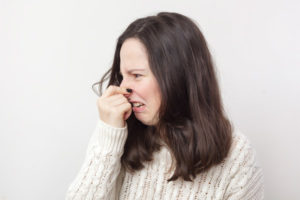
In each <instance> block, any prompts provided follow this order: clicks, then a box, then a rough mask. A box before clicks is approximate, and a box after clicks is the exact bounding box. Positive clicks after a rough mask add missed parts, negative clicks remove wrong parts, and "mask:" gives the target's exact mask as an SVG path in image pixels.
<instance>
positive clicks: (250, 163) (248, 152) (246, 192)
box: [224, 135, 264, 200]
mask: <svg viewBox="0 0 300 200" xmlns="http://www.w3.org/2000/svg"><path fill="white" fill-rule="evenodd" d="M239 140H240V142H238V145H237V148H236V150H235V156H234V159H233V160H232V162H233V166H232V170H231V172H230V174H229V177H230V181H229V184H228V186H227V190H226V193H225V197H224V199H226V200H240V199H243V200H262V199H264V176H263V171H262V168H261V167H260V166H259V164H258V162H257V159H256V151H255V149H254V148H253V147H252V146H251V144H250V142H249V140H248V139H247V138H246V136H244V135H240V136H239Z"/></svg>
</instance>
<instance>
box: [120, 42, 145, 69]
mask: <svg viewBox="0 0 300 200" xmlns="http://www.w3.org/2000/svg"><path fill="white" fill-rule="evenodd" d="M147 67H148V55H147V50H146V48H145V46H144V45H143V44H142V43H141V42H140V41H139V40H138V39H136V38H129V39H127V40H125V42H124V43H123V45H122V47H121V50H120V68H121V69H122V68H124V69H125V70H129V69H132V68H138V69H147ZM121 69H120V70H121Z"/></svg>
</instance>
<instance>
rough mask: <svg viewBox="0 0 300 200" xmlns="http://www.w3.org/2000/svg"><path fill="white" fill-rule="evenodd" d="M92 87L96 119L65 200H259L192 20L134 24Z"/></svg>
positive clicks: (252, 164) (242, 140) (243, 142)
mask: <svg viewBox="0 0 300 200" xmlns="http://www.w3.org/2000/svg"><path fill="white" fill-rule="evenodd" d="M107 78H109V83H108V87H107V89H106V90H105V92H104V93H103V94H102V90H101V88H102V84H103V83H104V81H105V80H107ZM96 84H100V95H101V96H100V98H99V99H98V101H97V105H98V111H99V121H98V123H97V126H96V129H95V131H94V133H93V135H92V137H91V139H90V142H89V145H88V149H87V154H86V159H85V161H84V163H83V166H82V168H81V170H80V172H79V174H78V175H77V177H76V179H75V180H74V181H73V183H72V184H71V185H70V187H69V189H68V192H67V199H155V200H156V199H168V200H169V199H172V200H173V199H214V200H215V199H230V200H232V199H263V174H262V169H261V168H260V167H259V166H258V165H257V162H256V156H255V150H254V149H253V148H252V147H251V145H250V142H249V140H248V139H247V138H246V137H245V136H244V135H243V134H242V133H241V132H240V131H238V130H237V129H234V128H233V126H232V125H231V124H230V121H229V120H228V119H227V118H226V116H225V113H224V110H223V107H222V101H221V95H220V91H219V86H218V83H217V78H216V74H215V71H214V67H213V62H212V59H211V55H210V53H209V50H208V47H207V44H206V41H205V38H204V36H203V35H202V33H201V32H200V30H199V28H198V27H197V26H196V23H195V22H193V21H192V20H191V19H190V18H188V17H186V16H184V15H181V14H179V13H170V12H160V13H158V14H157V15H156V16H148V17H145V18H140V19H137V20H135V21H134V22H132V23H131V24H130V25H129V26H128V28H127V29H126V30H125V31H124V33H123V34H122V35H121V36H120V37H119V38H118V42H117V46H116V50H115V55H114V61H113V65H112V67H111V69H110V70H109V71H108V72H106V73H105V74H104V76H103V77H102V79H101V80H100V82H98V83H96Z"/></svg>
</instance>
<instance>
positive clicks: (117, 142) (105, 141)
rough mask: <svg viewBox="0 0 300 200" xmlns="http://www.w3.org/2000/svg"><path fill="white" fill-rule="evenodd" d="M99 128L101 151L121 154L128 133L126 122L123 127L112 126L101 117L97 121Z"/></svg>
mask: <svg viewBox="0 0 300 200" xmlns="http://www.w3.org/2000/svg"><path fill="white" fill-rule="evenodd" d="M97 126H98V130H99V145H100V151H101V152H102V153H110V154H120V153H121V154H122V153H123V151H124V145H125V142H126V139H127V135H128V129H127V123H126V121H125V127H123V128H117V127H113V126H111V125H109V124H107V123H105V122H104V121H102V120H101V119H99V120H98V123H97Z"/></svg>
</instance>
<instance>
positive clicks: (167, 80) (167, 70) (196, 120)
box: [93, 12, 232, 181]
mask: <svg viewBox="0 0 300 200" xmlns="http://www.w3.org/2000/svg"><path fill="white" fill-rule="evenodd" d="M128 38H137V39H139V41H141V42H142V43H143V44H144V46H145V47H146V49H147V53H148V59H149V64H150V69H151V71H152V73H153V74H154V76H155V77H156V79H157V81H158V85H159V87H160V90H161V94H162V99H161V106H160V109H159V121H158V123H157V124H156V125H155V126H146V125H144V124H142V123H141V122H140V121H138V120H137V119H136V118H135V115H134V114H132V115H131V116H130V117H129V118H128V119H127V121H126V122H127V126H128V137H127V140H126V143H125V147H124V153H123V155H122V157H121V162H122V165H123V166H125V168H126V169H128V170H129V171H131V172H133V171H135V170H140V169H142V168H144V165H143V162H145V161H151V160H152V159H153V157H152V155H153V153H154V152H155V151H158V150H159V149H160V146H161V145H160V140H161V139H162V140H163V141H164V142H165V143H166V145H167V146H168V148H169V149H170V151H171V154H172V158H173V159H172V160H173V161H176V168H175V171H174V173H173V175H172V177H171V178H169V179H168V181H173V180H176V179H177V178H180V177H182V178H183V179H184V180H187V181H191V178H190V176H192V177H193V178H195V176H196V174H198V173H201V172H204V171H206V170H208V169H209V168H210V167H212V166H213V165H216V164H219V163H221V162H222V161H223V160H224V158H225V157H226V156H227V154H228V152H229V149H230V145H231V140H232V125H231V123H230V121H229V120H228V119H227V118H226V116H225V113H224V110H223V105H222V100H221V96H220V90H219V86H218V82H217V78H216V74H215V71H214V70H215V69H214V64H213V61H212V58H211V55H210V52H209V49H208V47H207V44H206V41H205V38H204V36H203V35H202V33H201V31H200V30H199V28H198V27H197V25H196V23H195V22H193V21H192V20H191V19H190V18H188V17H186V16H184V15H182V14H179V13H174V12H173V13H171V12H160V13H158V14H157V15H154V16H148V17H144V18H139V19H136V20H135V21H133V22H132V23H131V24H130V25H129V26H128V27H127V29H126V30H125V31H124V32H123V33H122V34H121V36H120V37H119V38H118V41H117V45H116V50H115V55H114V60H113V64H112V67H111V68H110V69H109V70H108V71H107V72H106V73H105V74H104V75H103V76H102V78H101V80H100V81H99V82H97V83H95V84H99V85H100V87H99V92H100V95H101V94H102V85H103V82H104V81H105V80H107V79H108V78H109V83H108V85H107V87H108V86H109V85H117V86H119V85H120V83H121V81H122V77H121V75H120V74H119V72H120V49H121V46H122V44H123V42H124V41H125V40H126V39H128ZM95 84H93V86H94V85H95Z"/></svg>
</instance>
